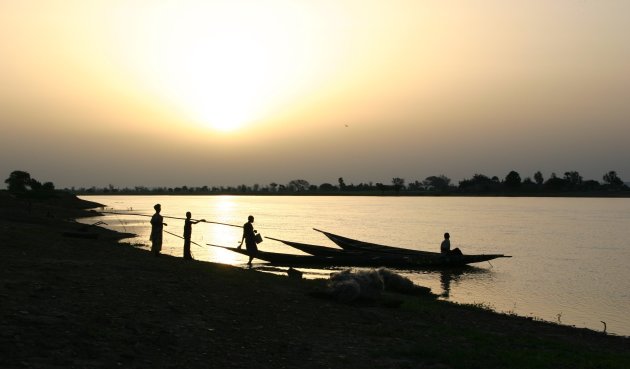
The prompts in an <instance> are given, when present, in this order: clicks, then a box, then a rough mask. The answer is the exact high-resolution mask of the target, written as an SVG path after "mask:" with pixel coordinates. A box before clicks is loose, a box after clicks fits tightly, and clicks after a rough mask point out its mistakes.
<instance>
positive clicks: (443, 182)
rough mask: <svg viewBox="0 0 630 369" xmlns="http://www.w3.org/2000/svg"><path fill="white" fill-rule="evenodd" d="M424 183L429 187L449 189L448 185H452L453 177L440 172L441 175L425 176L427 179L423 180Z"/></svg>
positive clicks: (442, 189) (439, 189)
mask: <svg viewBox="0 0 630 369" xmlns="http://www.w3.org/2000/svg"><path fill="white" fill-rule="evenodd" d="M422 184H424V185H425V186H426V187H428V188H429V189H435V190H438V191H444V190H447V189H448V187H449V186H450V185H451V179H450V178H448V177H447V176H445V175H444V174H440V175H439V176H430V177H427V178H425V180H424V181H422Z"/></svg>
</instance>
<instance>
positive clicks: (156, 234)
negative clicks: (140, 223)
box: [149, 204, 167, 256]
mask: <svg viewBox="0 0 630 369" xmlns="http://www.w3.org/2000/svg"><path fill="white" fill-rule="evenodd" d="M153 209H155V214H153V216H152V217H151V236H150V237H149V239H150V240H151V252H152V253H153V255H155V256H160V251H162V229H163V228H164V226H165V225H167V224H166V223H164V218H163V217H162V216H161V215H160V211H162V205H160V204H155V205H154V206H153Z"/></svg>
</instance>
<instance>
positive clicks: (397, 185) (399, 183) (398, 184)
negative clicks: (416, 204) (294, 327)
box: [392, 177, 405, 195]
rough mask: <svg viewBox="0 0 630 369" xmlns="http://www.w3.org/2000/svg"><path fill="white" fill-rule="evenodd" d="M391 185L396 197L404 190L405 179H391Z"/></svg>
mask: <svg viewBox="0 0 630 369" xmlns="http://www.w3.org/2000/svg"><path fill="white" fill-rule="evenodd" d="M392 184H393V185H394V191H396V195H398V193H399V192H400V190H401V189H403V188H405V179H404V178H399V177H396V178H392Z"/></svg>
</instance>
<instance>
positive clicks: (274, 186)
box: [269, 182, 278, 192]
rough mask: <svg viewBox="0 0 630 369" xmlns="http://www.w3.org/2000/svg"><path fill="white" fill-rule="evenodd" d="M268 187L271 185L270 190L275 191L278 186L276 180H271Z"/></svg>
mask: <svg viewBox="0 0 630 369" xmlns="http://www.w3.org/2000/svg"><path fill="white" fill-rule="evenodd" d="M269 187H271V192H276V188H277V187H278V184H277V183H276V182H271V183H269Z"/></svg>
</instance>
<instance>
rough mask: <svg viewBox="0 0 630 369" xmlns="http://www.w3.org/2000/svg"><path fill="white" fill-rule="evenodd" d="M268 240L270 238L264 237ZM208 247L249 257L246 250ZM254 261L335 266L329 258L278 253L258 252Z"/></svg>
mask: <svg viewBox="0 0 630 369" xmlns="http://www.w3.org/2000/svg"><path fill="white" fill-rule="evenodd" d="M266 238H270V237H266ZM207 245H208V246H213V247H219V248H222V249H225V250H229V251H232V252H235V253H237V254H241V255H245V256H249V254H248V253H247V250H245V249H237V248H236V247H228V246H220V245H213V244H207ZM254 258H256V259H260V260H264V261H267V262H269V263H271V264H273V265H280V266H331V265H336V264H337V261H338V260H336V259H333V257H331V256H313V255H294V254H284V253H279V252H269V251H261V250H258V251H257V252H256V255H255V256H254Z"/></svg>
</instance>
